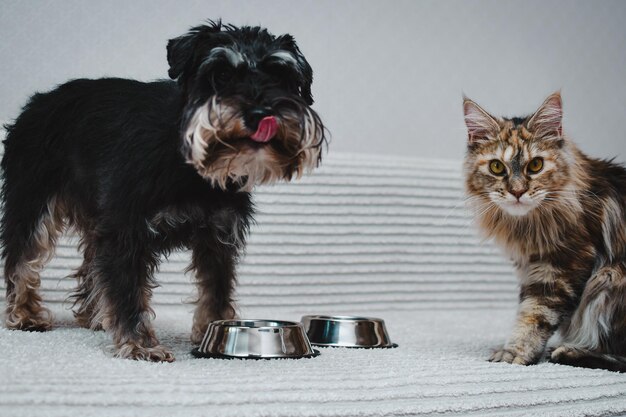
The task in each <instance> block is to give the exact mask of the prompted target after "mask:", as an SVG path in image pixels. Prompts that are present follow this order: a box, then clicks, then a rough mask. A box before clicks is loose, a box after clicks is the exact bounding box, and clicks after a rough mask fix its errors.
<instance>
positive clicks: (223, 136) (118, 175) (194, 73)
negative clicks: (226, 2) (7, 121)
mask: <svg viewBox="0 0 626 417" xmlns="http://www.w3.org/2000/svg"><path fill="white" fill-rule="evenodd" d="M167 59H168V63H169V76H170V78H172V79H173V80H176V81H156V82H150V83H144V82H138V81H134V80H126V79H115V78H104V79H97V80H87V79H79V80H74V81H70V82H68V83H66V84H63V85H61V86H59V87H57V88H56V89H54V90H52V91H50V92H47V93H44V94H35V95H34V96H33V97H32V98H31V100H30V101H29V103H28V104H27V105H26V106H25V107H24V109H23V112H22V114H21V115H20V116H19V117H18V118H17V119H16V120H15V122H14V124H13V125H10V126H6V129H7V132H8V133H7V137H6V140H5V141H4V147H5V148H4V149H5V150H4V157H3V159H2V168H3V171H4V172H3V174H4V183H3V184H2V198H3V201H4V211H3V213H2V223H1V236H0V237H1V240H2V245H3V246H2V247H3V257H4V259H5V266H4V273H5V275H4V277H5V281H6V286H7V288H6V298H7V303H8V307H7V310H6V325H7V326H8V327H9V328H11V329H22V330H46V329H48V328H49V327H50V326H51V319H50V315H49V312H48V310H47V309H45V307H43V306H42V299H41V297H40V295H39V294H38V287H39V283H40V277H39V273H40V271H41V269H42V267H43V266H44V264H45V263H46V262H47V261H48V260H49V259H50V257H51V256H52V255H53V253H54V247H55V243H56V241H57V238H58V237H59V235H60V234H61V233H62V231H63V229H64V228H65V227H66V226H67V227H72V228H74V229H75V230H76V231H77V232H78V233H79V234H80V236H81V244H80V246H81V248H82V250H83V252H84V261H83V264H82V266H81V267H80V268H79V269H78V270H77V271H76V273H75V274H74V276H75V277H76V278H77V279H78V289H77V290H76V292H75V293H74V294H73V297H74V300H75V311H74V314H75V316H76V319H77V321H78V323H79V324H80V325H82V326H85V327H89V328H92V329H96V328H104V329H106V330H107V331H109V332H110V333H111V335H112V337H113V341H114V343H115V347H116V355H117V356H119V357H124V358H133V359H144V360H151V361H172V360H173V359H174V357H173V355H172V352H171V351H170V350H169V349H167V348H166V347H164V346H162V345H160V344H159V341H158V340H157V338H156V336H155V332H154V330H153V328H152V325H151V316H152V315H153V313H152V310H151V308H150V305H149V302H150V297H151V293H152V289H153V288H154V287H155V286H156V283H155V281H154V278H153V273H154V271H155V270H156V269H157V268H158V265H159V260H160V257H161V255H163V254H167V253H169V252H170V251H172V250H175V249H180V248H190V249H191V250H192V258H191V264H190V266H189V269H190V270H192V271H194V272H195V275H196V278H197V286H198V290H199V296H198V300H197V307H196V310H195V314H194V321H193V329H192V334H191V340H192V341H193V342H195V343H199V342H200V341H201V339H202V336H203V334H204V332H205V330H206V327H207V324H208V323H209V322H210V321H211V320H216V319H227V318H232V317H233V316H234V315H235V305H234V302H233V287H234V285H235V280H236V274H235V267H236V264H237V261H238V259H239V256H240V254H241V252H242V250H243V248H244V243H245V238H246V235H247V232H248V228H249V225H250V223H251V221H252V215H253V204H252V201H251V196H250V193H249V191H250V190H251V189H252V188H253V186H254V185H256V184H268V183H273V182H275V181H277V180H289V179H291V178H292V177H294V176H296V177H298V176H300V175H301V174H302V173H303V171H308V170H310V169H312V168H314V167H315V166H317V165H318V164H319V161H320V159H321V148H322V145H323V144H324V143H325V130H324V127H323V125H322V122H321V120H320V118H319V116H318V115H317V114H316V113H315V112H314V111H313V110H312V109H311V107H310V106H311V104H312V103H313V98H312V96H311V82H312V79H313V73H312V70H311V67H310V65H309V63H308V62H307V60H306V59H305V58H304V56H303V55H302V53H301V52H300V50H299V48H298V46H297V45H296V43H295V41H294V39H293V37H291V36H290V35H282V36H274V35H272V34H270V33H268V31H267V30H266V29H262V28H260V27H240V28H239V27H235V26H232V25H223V24H221V22H209V23H208V24H206V25H203V26H198V27H195V28H192V29H191V30H190V31H189V32H188V33H187V34H185V35H183V36H180V37H178V38H175V39H172V40H170V41H169V43H168V45H167Z"/></svg>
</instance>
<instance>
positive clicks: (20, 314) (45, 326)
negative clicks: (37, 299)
mask: <svg viewBox="0 0 626 417" xmlns="http://www.w3.org/2000/svg"><path fill="white" fill-rule="evenodd" d="M5 324H6V326H7V328H8V329H12V330H25V331H30V332H45V331H47V330H50V329H51V328H52V313H51V312H50V310H48V309H46V308H44V307H38V308H37V309H36V312H34V313H33V312H32V311H31V310H29V309H24V308H18V307H15V308H13V309H11V310H10V311H8V312H7V315H6V319H5Z"/></svg>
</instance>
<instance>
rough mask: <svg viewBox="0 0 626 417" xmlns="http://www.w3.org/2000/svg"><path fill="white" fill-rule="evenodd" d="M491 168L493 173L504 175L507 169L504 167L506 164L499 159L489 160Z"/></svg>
mask: <svg viewBox="0 0 626 417" xmlns="http://www.w3.org/2000/svg"><path fill="white" fill-rule="evenodd" d="M489 170H490V171H491V173H492V174H493V175H504V174H505V171H506V170H505V169H504V164H503V163H502V162H500V161H498V160H497V159H494V160H493V161H491V162H489Z"/></svg>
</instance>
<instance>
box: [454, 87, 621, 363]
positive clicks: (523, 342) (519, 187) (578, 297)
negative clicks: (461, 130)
mask: <svg viewBox="0 0 626 417" xmlns="http://www.w3.org/2000/svg"><path fill="white" fill-rule="evenodd" d="M463 109H464V112H465V123H466V125H467V129H468V133H469V141H468V147H467V156H466V160H465V174H466V188H467V193H468V195H469V201H470V202H471V203H472V204H474V208H475V209H476V220H477V222H478V224H479V226H480V228H481V229H482V231H483V232H484V233H485V234H486V235H487V236H488V237H491V238H494V240H495V241H496V243H497V244H498V245H499V246H501V247H502V248H503V249H504V250H505V251H506V252H507V253H508V254H509V255H510V256H511V257H512V259H513V261H514V264H515V267H516V269H517V272H518V276H519V280H520V295H519V309H518V313H517V319H516V324H515V327H514V329H513V332H512V334H511V336H510V338H509V339H508V341H507V342H506V344H505V345H504V346H503V347H502V348H501V349H499V350H497V351H495V352H494V353H493V355H492V356H491V359H490V360H491V361H493V362H508V363H514V364H522V365H528V364H533V363H536V362H538V361H539V360H540V359H541V358H542V356H543V354H544V351H545V349H546V343H547V341H548V339H549V338H550V337H551V336H552V335H553V334H554V333H555V332H556V331H557V330H558V331H559V338H558V339H560V340H559V341H558V343H557V344H556V346H555V349H554V350H552V352H551V354H550V360H551V361H552V362H556V363H561V364H567V365H573V366H581V367H588V368H602V369H609V370H612V371H619V372H626V169H624V167H622V166H620V165H617V164H615V163H612V162H611V161H606V160H599V159H594V158H590V157H588V156H586V155H585V154H583V153H582V152H581V151H580V150H579V149H578V148H577V147H576V145H574V143H572V142H571V141H570V140H569V139H568V138H566V137H565V136H563V133H562V105H561V96H560V94H559V93H555V94H552V95H551V96H549V97H548V98H547V99H546V101H545V102H544V103H543V104H542V105H541V107H539V109H538V110H537V111H536V112H535V113H534V114H533V115H531V116H529V117H525V118H516V117H515V118H511V119H507V118H497V117H493V116H491V115H489V114H488V113H487V112H486V111H485V110H483V109H482V108H481V107H480V106H478V105H477V104H476V103H474V102H473V101H471V100H469V99H465V100H464V103H463ZM620 140H623V139H620Z"/></svg>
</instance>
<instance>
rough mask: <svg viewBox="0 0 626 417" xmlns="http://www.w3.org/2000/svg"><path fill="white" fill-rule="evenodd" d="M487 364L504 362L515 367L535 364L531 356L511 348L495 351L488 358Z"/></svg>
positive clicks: (506, 347)
mask: <svg viewBox="0 0 626 417" xmlns="http://www.w3.org/2000/svg"><path fill="white" fill-rule="evenodd" d="M489 362H506V363H512V364H515V365H532V364H534V363H536V362H537V360H536V359H535V358H534V357H531V355H529V354H526V353H524V352H521V351H520V350H518V349H516V348H515V347H512V346H505V347H502V348H500V349H496V350H495V351H494V352H493V353H492V354H491V357H489Z"/></svg>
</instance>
